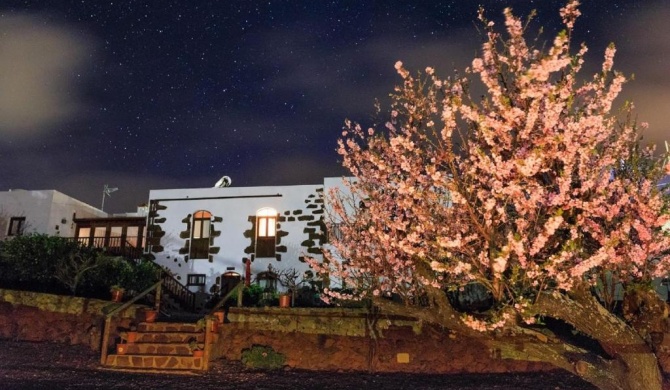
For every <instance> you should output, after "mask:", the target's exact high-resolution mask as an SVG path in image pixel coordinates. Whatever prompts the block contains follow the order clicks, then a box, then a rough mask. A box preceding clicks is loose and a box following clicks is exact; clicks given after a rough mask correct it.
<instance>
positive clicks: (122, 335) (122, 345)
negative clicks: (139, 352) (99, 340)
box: [116, 326, 137, 355]
mask: <svg viewBox="0 0 670 390" xmlns="http://www.w3.org/2000/svg"><path fill="white" fill-rule="evenodd" d="M119 339H120V340H119V342H118V343H117V344H116V353H117V354H119V355H125V354H126V352H128V344H134V343H135V341H136V340H137V328H136V327H135V326H131V327H130V329H128V330H124V331H121V332H119Z"/></svg>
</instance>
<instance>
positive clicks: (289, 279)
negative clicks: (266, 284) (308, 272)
mask: <svg viewBox="0 0 670 390" xmlns="http://www.w3.org/2000/svg"><path fill="white" fill-rule="evenodd" d="M301 278H302V279H301ZM306 278H307V277H306V276H305V274H302V273H301V272H300V271H298V270H297V269H295V268H287V269H285V270H283V271H282V272H281V273H280V274H279V282H280V283H281V284H282V285H283V286H286V288H288V292H287V293H285V294H282V295H280V296H279V306H280V307H289V306H295V294H296V292H297V291H298V287H300V285H301V284H302V283H304V282H305V280H306Z"/></svg>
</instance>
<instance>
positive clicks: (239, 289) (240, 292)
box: [209, 280, 244, 315]
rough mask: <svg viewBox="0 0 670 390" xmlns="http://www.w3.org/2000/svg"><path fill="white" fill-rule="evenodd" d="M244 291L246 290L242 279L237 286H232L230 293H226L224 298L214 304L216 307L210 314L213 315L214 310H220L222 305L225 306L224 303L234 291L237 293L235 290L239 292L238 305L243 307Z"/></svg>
mask: <svg viewBox="0 0 670 390" xmlns="http://www.w3.org/2000/svg"><path fill="white" fill-rule="evenodd" d="M243 291H244V280H240V281H239V283H237V284H236V285H235V287H233V288H231V289H230V291H228V293H227V294H226V295H224V296H223V298H221V299H220V300H219V302H218V303H217V304H216V305H214V308H213V309H212V310H210V311H209V314H210V315H212V314H214V312H216V311H217V310H219V309H220V308H221V306H223V304H224V303H226V301H227V300H228V299H229V298H230V297H232V296H233V293H235V292H237V307H241V306H242V292H243Z"/></svg>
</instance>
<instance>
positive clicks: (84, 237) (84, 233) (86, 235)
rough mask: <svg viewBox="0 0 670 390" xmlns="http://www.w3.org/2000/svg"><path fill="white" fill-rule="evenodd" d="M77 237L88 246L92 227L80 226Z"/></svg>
mask: <svg viewBox="0 0 670 390" xmlns="http://www.w3.org/2000/svg"><path fill="white" fill-rule="evenodd" d="M77 239H78V240H79V242H80V243H81V244H82V245H84V246H88V243H89V242H90V241H91V228H90V227H80V228H79V232H78V233H77Z"/></svg>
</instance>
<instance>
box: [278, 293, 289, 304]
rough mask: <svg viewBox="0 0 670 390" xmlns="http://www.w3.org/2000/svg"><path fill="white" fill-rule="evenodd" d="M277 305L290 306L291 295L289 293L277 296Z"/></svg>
mask: <svg viewBox="0 0 670 390" xmlns="http://www.w3.org/2000/svg"><path fill="white" fill-rule="evenodd" d="M279 307H291V296H290V295H280V296H279Z"/></svg>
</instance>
